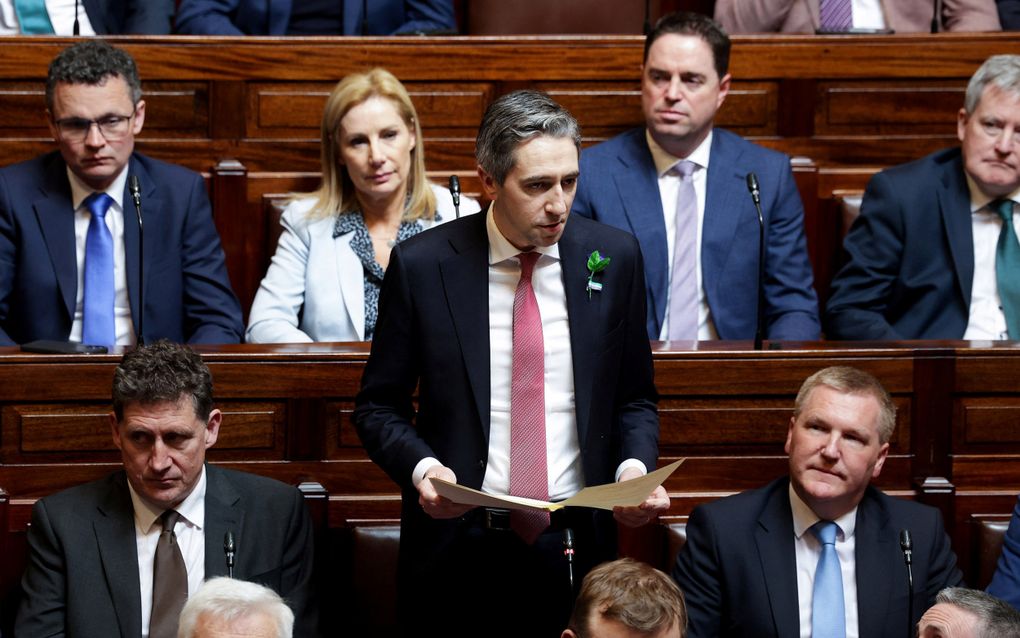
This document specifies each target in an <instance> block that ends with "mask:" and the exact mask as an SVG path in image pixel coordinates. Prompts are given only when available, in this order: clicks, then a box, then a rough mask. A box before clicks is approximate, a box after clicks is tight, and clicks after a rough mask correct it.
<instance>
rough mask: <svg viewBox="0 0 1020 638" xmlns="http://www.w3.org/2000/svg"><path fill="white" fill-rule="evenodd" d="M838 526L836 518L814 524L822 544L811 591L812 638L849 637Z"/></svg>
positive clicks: (815, 532)
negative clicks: (847, 633)
mask: <svg viewBox="0 0 1020 638" xmlns="http://www.w3.org/2000/svg"><path fill="white" fill-rule="evenodd" d="M838 530H839V527H838V526H837V525H836V524H835V523H833V522H832V521H818V522H817V523H815V524H814V525H813V526H812V527H811V533H812V534H814V535H815V537H816V538H817V539H818V542H819V543H821V544H822V555H821V556H819V557H818V566H817V567H815V587H814V591H813V592H812V595H811V638H846V611H845V607H844V605H843V572H842V570H841V569H840V567H839V555H838V554H836V532H837V531H838Z"/></svg>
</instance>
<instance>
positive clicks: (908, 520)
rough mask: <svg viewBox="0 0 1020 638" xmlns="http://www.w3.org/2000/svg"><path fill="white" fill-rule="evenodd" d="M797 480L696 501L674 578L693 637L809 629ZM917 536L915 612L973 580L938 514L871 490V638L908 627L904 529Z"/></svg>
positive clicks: (866, 534)
mask: <svg viewBox="0 0 1020 638" xmlns="http://www.w3.org/2000/svg"><path fill="white" fill-rule="evenodd" d="M789 484H790V480H789V479H788V478H782V479H778V480H776V481H773V482H772V483H770V484H769V485H767V486H765V487H764V488H761V489H757V490H752V491H750V492H744V493H742V494H737V495H735V496H731V497H728V498H723V499H720V500H718V501H714V502H712V503H709V504H707V505H702V506H699V507H696V508H695V509H694V511H693V512H691V517H690V519H689V521H688V523H687V542H686V543H685V544H684V547H683V549H682V550H681V551H680V554H679V555H678V556H677V561H676V565H675V566H674V568H673V577H674V578H675V579H676V581H677V583H678V584H679V585H680V589H681V590H683V592H684V596H685V598H686V601H687V614H688V618H689V621H690V625H689V627H688V635H689V636H690V637H691V638H706V637H711V638H716V637H730V638H738V637H740V636H748V637H750V636H754V637H756V638H759V637H761V638H783V637H787V636H799V635H800V615H799V611H798V609H799V602H798V597H797V557H796V552H795V548H794V539H795V536H794V531H793V514H792V511H791V509H790V497H789V490H788V487H789ZM902 529H909V530H910V533H911V537H912V541H913V576H914V606H913V610H914V617H913V619H912V621H911V624H912V625H916V624H917V621H918V620H920V618H921V614H923V613H924V611H925V610H926V609H927V608H928V607H929V606H931V605H932V604H933V603H934V601H935V594H937V593H938V592H939V590H941V589H942V588H944V587H955V586H958V585H960V584H961V583H962V581H963V577H962V574H961V573H960V570H959V569H958V568H957V567H956V555H955V554H953V551H952V549H951V548H950V546H949V538H948V537H947V536H946V531H945V528H944V526H943V524H942V516H941V514H939V512H938V510H936V509H934V508H932V507H928V506H926V505H921V504H919V503H914V502H912V501H906V500H903V499H899V498H894V497H890V496H887V495H885V494H883V493H882V492H880V491H879V490H877V489H875V488H874V487H869V488H868V490H867V491H866V492H865V494H864V498H863V499H862V500H861V502H860V504H859V505H858V507H857V525H856V531H855V532H854V535H855V539H856V541H855V550H854V551H855V561H856V571H857V622H858V629H859V633H860V635H861V636H867V637H868V638H886V637H888V638H899V637H900V636H903V634H904V632H905V630H906V629H905V628H906V626H907V607H908V605H907V598H908V597H907V592H908V591H909V590H908V585H907V573H906V567H905V565H904V562H903V553H902V551H901V550H900V544H899V534H900V530H902Z"/></svg>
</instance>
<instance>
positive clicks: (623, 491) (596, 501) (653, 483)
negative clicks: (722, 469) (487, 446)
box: [432, 459, 685, 512]
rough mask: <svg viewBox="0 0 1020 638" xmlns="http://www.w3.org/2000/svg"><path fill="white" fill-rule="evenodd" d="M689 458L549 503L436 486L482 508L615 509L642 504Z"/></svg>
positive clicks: (442, 492) (451, 496)
mask: <svg viewBox="0 0 1020 638" xmlns="http://www.w3.org/2000/svg"><path fill="white" fill-rule="evenodd" d="M684 460H685V459H680V460H679V461H674V462H673V463H670V464H669V465H667V466H665V467H661V468H659V469H657V470H655V471H654V472H649V473H648V474H646V475H644V476H642V477H641V478H636V479H631V480H629V481H622V482H620V483H607V484H605V485H595V486H592V487H586V488H584V489H583V490H581V491H580V492H578V493H577V494H574V495H573V496H571V497H570V498H568V499H567V500H565V501H560V502H559V503H549V502H547V501H539V500H535V499H531V498H523V497H520V496H503V495H497V494H488V493H486V492H482V491H479V490H475V489H471V488H470V487H464V486H463V485H457V484H456V483H449V482H447V481H443V480H441V479H432V485H433V486H435V488H436V491H437V492H439V495H440V496H443V497H445V498H448V499H450V500H451V501H453V502H454V503H462V504H464V505H477V506H481V507H502V508H506V509H539V510H548V511H550V512H554V511H556V510H558V509H561V508H564V507H591V508H595V509H603V510H612V509H613V508H614V507H617V506H621V507H627V506H636V505H640V504H641V503H642V502H643V501H644V500H645V499H646V498H648V495H649V494H651V493H652V490H654V489H655V488H656V487H658V486H660V485H662V484H663V483H664V482H665V481H666V479H667V478H669V476H670V475H671V474H672V473H673V472H675V471H676V469H677V468H678V467H680V464H681V463H683V462H684Z"/></svg>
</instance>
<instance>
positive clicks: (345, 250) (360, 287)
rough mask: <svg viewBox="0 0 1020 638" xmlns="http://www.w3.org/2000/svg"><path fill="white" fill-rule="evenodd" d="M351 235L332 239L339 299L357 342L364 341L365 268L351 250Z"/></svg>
mask: <svg viewBox="0 0 1020 638" xmlns="http://www.w3.org/2000/svg"><path fill="white" fill-rule="evenodd" d="M353 236H354V234H353V233H347V234H346V235H342V236H340V237H334V238H333V252H334V254H335V255H336V277H337V283H338V284H339V286H340V299H339V300H338V302H342V303H343V306H344V308H345V309H346V310H347V314H348V315H349V316H350V318H351V323H352V324H353V325H354V330H355V332H356V333H357V335H358V340H359V341H363V340H364V339H365V268H364V265H362V263H361V260H360V259H359V258H358V256H357V255H355V254H354V251H353V250H352V249H351V239H352V238H353Z"/></svg>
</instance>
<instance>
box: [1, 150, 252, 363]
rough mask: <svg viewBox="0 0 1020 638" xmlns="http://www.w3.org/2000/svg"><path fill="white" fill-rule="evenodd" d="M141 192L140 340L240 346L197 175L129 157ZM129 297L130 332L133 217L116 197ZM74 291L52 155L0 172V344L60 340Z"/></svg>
mask: <svg viewBox="0 0 1020 638" xmlns="http://www.w3.org/2000/svg"><path fill="white" fill-rule="evenodd" d="M128 170H129V171H130V174H133V175H137V176H138V180H139V182H140V183H141V190H142V213H143V217H142V222H143V224H144V235H145V250H144V259H145V268H144V269H143V270H144V276H145V286H144V294H145V310H146V312H145V318H144V322H143V323H144V329H145V340H146V341H154V340H156V339H159V338H165V339H170V340H171V341H178V342H185V341H186V342H189V343H238V342H239V341H240V340H241V335H242V334H243V332H244V325H243V323H242V321H241V308H240V305H239V304H238V302H237V298H236V297H235V296H234V293H233V291H232V290H231V288H230V281H229V280H228V278H227V269H226V266H225V264H224V258H223V250H222V249H221V248H220V239H219V235H218V234H217V233H216V227H215V225H213V221H212V213H211V211H210V207H209V198H208V196H207V195H206V191H205V185H204V184H203V183H202V178H201V177H200V176H199V175H198V174H197V173H193V172H192V171H189V170H187V169H185V168H181V167H179V166H174V165H172V164H167V163H165V162H161V161H159V160H154V159H151V158H148V157H145V156H144V155H140V154H138V153H135V154H134V155H133V156H132V157H131V161H130V164H129V165H128ZM123 202H124V257H125V260H126V262H127V263H126V269H127V287H128V299H129V301H130V304H131V316H132V317H134V322H135V327H136V328H137V324H138V316H139V314H138V313H139V308H138V279H139V277H138V271H139V267H138V220H137V217H136V215H135V210H134V205H133V204H132V200H131V195H130V193H129V192H128V188H127V187H125V192H124V199H123ZM77 291H78V284H77V264H76V260H75V239H74V211H73V209H72V203H71V186H70V184H69V183H68V179H67V170H66V165H65V164H64V160H63V159H62V158H61V157H60V155H59V154H58V153H56V152H53V153H49V154H47V155H43V156H41V157H37V158H35V159H33V160H29V161H27V162H22V163H20V164H14V165H12V166H8V167H6V168H3V169H0V344H3V345H10V344H15V343H25V342H27V341H33V340H35V339H54V340H60V341H63V340H66V339H67V338H68V335H69V334H70V332H71V323H72V321H73V319H74V309H75V298H76V295H77Z"/></svg>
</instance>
